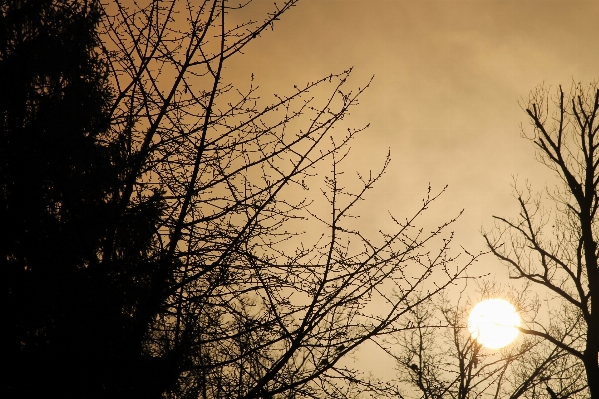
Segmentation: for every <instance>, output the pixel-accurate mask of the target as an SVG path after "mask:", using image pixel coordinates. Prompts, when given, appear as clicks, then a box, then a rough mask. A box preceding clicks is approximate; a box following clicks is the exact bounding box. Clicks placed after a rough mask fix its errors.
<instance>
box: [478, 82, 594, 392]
mask: <svg viewBox="0 0 599 399" xmlns="http://www.w3.org/2000/svg"><path fill="white" fill-rule="evenodd" d="M523 108H524V109H525V110H526V113H527V115H528V116H529V118H530V122H531V124H532V126H533V132H532V134H530V135H526V134H525V137H527V138H528V139H529V140H530V141H531V142H532V143H533V144H534V145H535V147H536V149H537V154H538V158H539V160H540V162H541V163H543V164H544V165H545V166H547V167H548V168H550V169H551V170H553V171H554V172H555V173H556V175H557V177H558V178H559V183H558V185H557V186H556V187H555V188H554V189H547V190H546V197H545V198H543V196H541V195H540V194H539V195H533V194H531V190H530V186H527V187H526V189H525V190H520V189H518V188H517V187H515V197H516V199H517V201H518V203H519V205H520V213H519V215H518V217H516V218H514V219H508V218H503V217H496V218H495V219H496V221H497V225H496V228H495V229H494V230H493V231H492V232H490V233H487V232H485V233H483V235H484V237H485V239H486V241H487V244H488V246H489V248H490V249H491V251H492V252H493V254H495V256H497V257H498V258H499V259H500V260H502V261H503V262H504V263H505V264H506V265H507V266H508V268H509V272H510V278H513V279H522V280H527V281H530V282H531V283H533V286H534V287H536V288H538V289H544V290H545V292H546V294H547V295H548V298H549V300H548V302H547V305H548V306H547V313H548V317H547V318H546V319H545V320H542V319H537V320H535V321H534V322H533V323H529V324H526V325H524V327H522V328H520V331H522V332H523V333H524V334H527V335H531V336H536V337H540V338H542V339H544V340H546V341H547V342H549V343H551V344H552V345H554V346H555V347H557V348H559V349H560V350H562V351H565V352H566V353H568V354H569V355H570V356H571V357H572V358H573V359H574V360H575V361H576V362H579V364H582V365H583V366H584V369H585V374H586V382H587V383H588V393H587V395H588V396H589V397H592V398H599V365H598V361H599V360H598V357H599V312H598V311H597V301H598V300H599V299H598V298H599V269H598V263H597V256H598V254H597V233H598V230H597V228H598V223H597V221H598V219H597V207H598V204H599V201H598V192H597V187H598V183H599V173H598V169H597V168H598V167H599V150H598V147H599V143H598V140H599V139H598V137H597V136H598V130H599V89H598V85H597V82H595V83H592V84H590V85H589V86H586V87H585V86H583V85H582V84H574V85H573V86H572V88H571V90H570V92H569V93H564V91H563V90H562V88H561V86H560V87H559V88H558V89H557V91H556V95H555V96H554V97H553V96H550V93H549V91H548V90H546V89H545V88H543V87H541V88H539V89H537V90H536V91H534V92H532V93H531V95H530V97H529V99H528V100H527V102H526V103H525V104H524V106H523ZM551 397H552V398H553V397H559V396H553V395H551ZM564 397H565V396H564Z"/></svg>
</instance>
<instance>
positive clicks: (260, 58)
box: [228, 0, 599, 274]
mask: <svg viewBox="0 0 599 399" xmlns="http://www.w3.org/2000/svg"><path fill="white" fill-rule="evenodd" d="M272 4H273V3H272V1H271V0H264V1H263V0H258V1H257V2H256V3H255V4H254V6H253V7H254V8H256V9H260V8H262V7H264V9H265V10H267V9H270V7H272ZM257 11H258V10H257ZM258 15H259V14H258ZM598 19H599V1H597V0H593V1H575V0H568V1H546V0H536V1H525V0H517V1H506V0H500V1H487V0H476V1H455V0H436V1H422V0H419V1H398V0H387V1H382V0H353V1H352V0H302V1H300V3H299V5H298V6H297V7H295V8H294V9H292V10H291V11H290V12H288V13H287V14H286V15H284V17H283V18H282V20H281V21H280V23H279V24H278V25H276V26H275V29H274V31H273V32H270V31H269V32H268V33H267V34H264V35H263V36H262V37H261V38H260V40H256V41H255V42H253V44H252V45H251V46H250V47H249V48H248V49H247V51H246V55H244V56H243V57H241V58H239V59H238V64H237V67H233V68H230V69H229V71H228V73H229V74H230V76H231V75H238V76H236V77H238V78H240V81H243V80H247V77H248V76H249V74H250V73H252V72H253V73H254V74H255V76H256V81H257V83H258V84H259V85H260V86H261V88H262V90H261V93H262V94H265V95H266V96H265V97H268V96H267V94H269V93H273V92H277V91H278V92H280V91H281V90H282V89H284V88H291V87H292V86H293V85H294V84H298V85H300V84H302V83H305V82H307V81H310V80H315V79H317V78H319V77H322V76H325V75H328V74H329V73H331V72H338V71H341V70H344V69H347V68H349V67H354V73H353V78H352V81H351V85H353V86H354V87H358V86H360V87H363V86H364V84H365V83H366V82H367V81H368V79H369V78H370V76H372V75H374V81H373V83H372V85H371V87H370V88H369V89H368V91H367V92H366V93H365V94H364V96H363V97H362V101H361V104H360V106H359V107H358V108H356V109H354V111H353V112H352V115H351V117H350V118H349V121H350V122H351V124H352V125H354V126H361V125H363V124H365V123H370V124H371V127H370V128H369V130H368V131H367V132H366V133H365V134H363V135H362V137H361V138H359V139H358V140H356V142H355V144H354V150H353V151H354V156H355V158H356V159H359V160H360V164H359V165H357V164H356V169H360V170H364V169H365V166H364V165H368V164H371V165H372V168H373V169H376V168H377V167H378V166H380V164H381V160H382V158H383V157H384V155H385V154H386V151H387V149H388V148H390V149H391V154H392V163H391V166H390V169H389V172H388V174H387V175H386V177H385V178H384V180H383V181H382V182H381V184H380V185H379V187H378V190H377V192H376V195H375V197H376V198H373V199H372V200H371V205H372V204H373V203H376V207H372V206H371V207H369V208H368V209H374V210H376V212H372V214H370V213H369V214H368V215H366V216H368V217H367V218H365V222H367V221H368V222H370V223H373V224H376V223H385V222H386V221H387V215H386V214H385V212H384V211H385V210H386V209H390V210H392V211H393V212H394V213H396V214H401V213H402V209H403V208H405V209H406V212H405V213H406V216H407V214H408V213H409V212H410V210H412V209H414V206H410V205H416V204H417V203H418V201H419V200H420V198H421V197H422V196H423V195H424V194H425V190H426V187H427V184H428V182H431V184H432V185H433V188H438V189H440V188H442V187H443V186H444V185H445V184H448V185H449V190H448V192H447V194H446V195H445V196H444V198H443V199H442V200H441V201H440V202H439V203H438V204H437V207H436V208H434V209H433V210H432V212H438V213H446V214H447V215H453V214H455V213H456V212H457V211H459V210H460V209H462V208H465V214H464V215H463V217H462V219H461V220H460V222H459V224H458V226H457V228H456V230H457V233H458V236H457V238H456V243H458V244H462V245H464V246H465V247H467V248H468V249H470V250H472V251H477V250H479V249H483V241H482V237H481V236H480V233H479V230H480V228H481V227H482V226H486V227H490V226H491V223H492V221H491V215H493V214H495V215H505V216H507V215H513V214H514V213H515V212H516V208H515V205H516V204H515V202H514V201H513V200H512V197H511V187H510V184H511V182H512V176H514V175H517V176H518V178H519V179H520V180H521V181H524V180H525V179H526V178H530V179H531V180H532V181H533V184H534V187H537V188H539V189H542V187H543V185H544V184H545V181H546V178H547V177H548V176H549V175H548V173H547V172H546V171H545V168H544V167H542V166H541V165H540V164H538V163H537V162H536V161H535V159H534V149H533V147H532V146H531V145H530V143H529V142H528V141H526V140H524V139H522V138H521V137H520V123H521V122H522V123H524V124H525V126H528V121H527V120H526V118H525V116H526V115H525V113H524V112H523V111H522V110H521V109H520V107H519V105H518V100H519V99H520V98H521V97H524V96H527V95H528V93H529V92H530V91H531V90H532V89H534V88H535V87H536V86H537V85H539V84H541V83H542V82H545V83H546V84H547V85H551V86H556V85H558V84H562V85H563V86H564V87H565V88H569V86H570V84H571V83H572V80H573V79H574V80H576V81H582V82H583V83H588V82H590V81H592V80H594V79H597V78H599V45H598V40H597V38H598V37H599V23H598ZM364 159H366V161H365V162H364V161H363V160H364ZM346 166H347V165H346ZM380 210H382V211H383V212H380ZM442 217H443V215H440V218H442ZM487 261H488V264H489V266H488V267H489V268H490V270H491V269H494V268H495V267H496V266H497V263H496V261H494V260H493V259H492V258H491V257H489V258H488V259H487ZM491 265H493V266H491ZM481 267H483V266H481ZM500 272H501V273H502V274H503V272H504V270H503V269H501V270H500Z"/></svg>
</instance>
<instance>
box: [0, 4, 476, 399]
mask: <svg viewBox="0 0 599 399" xmlns="http://www.w3.org/2000/svg"><path fill="white" fill-rule="evenodd" d="M296 3H297V2H296V1H287V2H284V3H282V4H279V5H275V6H274V8H273V10H272V12H270V13H269V14H267V15H266V16H265V17H264V18H263V20H262V21H261V22H255V21H254V19H250V18H251V17H249V18H248V14H247V13H248V12H249V11H251V10H249V11H248V8H247V6H248V5H247V4H246V5H238V4H237V3H235V4H234V3H230V2H227V1H224V0H220V1H218V0H215V1H203V2H198V3H197V4H196V3H191V2H183V1H174V0H172V1H148V2H146V3H143V4H141V3H125V2H120V1H117V0H115V1H112V2H109V3H107V4H104V5H100V3H98V2H95V1H90V2H84V3H81V2H77V1H59V0H53V1H50V0H47V1H44V2H42V3H40V2H34V1H14V2H10V3H5V4H4V6H3V9H2V11H3V12H2V17H3V23H2V24H1V25H2V27H3V35H4V36H3V37H4V39H3V41H2V46H5V49H3V50H2V51H3V53H2V60H1V61H2V66H1V68H2V72H4V73H3V75H2V79H3V80H2V85H3V89H4V87H6V88H7V89H6V90H7V91H6V92H10V93H12V95H11V96H5V97H4V98H3V99H2V101H3V103H2V107H3V108H2V112H3V123H4V126H3V137H2V140H3V143H2V179H3V180H2V187H3V196H2V201H3V207H2V224H3V226H8V227H9V228H10V230H11V231H14V234H13V235H12V237H11V239H10V240H7V241H5V242H2V244H1V245H2V250H3V251H4V252H3V254H2V261H3V262H4V266H6V267H3V269H2V270H3V273H5V274H4V277H5V278H4V277H3V279H2V281H3V282H2V284H3V295H4V296H5V297H6V301H5V302H4V303H5V306H6V308H7V311H6V314H7V320H8V324H10V338H9V339H8V340H7V344H6V345H5V347H6V348H8V349H7V353H9V355H10V356H9V359H11V360H10V362H11V363H14V364H16V365H17V366H16V367H15V368H14V369H12V370H11V372H10V374H9V376H8V377H7V378H6V379H5V382H4V383H3V384H4V390H5V391H6V392H7V393H8V394H9V396H11V397H14V396H33V395H40V394H42V393H43V394H57V393H59V394H60V395H62V396H69V397H71V396H72V397H104V396H106V397H111V398H115V397H116V398H118V397H132V396H133V397H141V396H144V397H172V398H187V397H194V398H197V397H200V398H225V397H226V398H270V397H280V398H282V397H287V398H295V397H297V398H300V397H323V396H326V397H329V398H348V397H353V396H355V395H356V392H357V391H369V392H372V393H376V394H395V393H396V389H395V388H394V387H392V386H389V385H385V384H378V383H377V382H376V381H373V380H370V379H368V378H366V377H364V376H362V375H361V374H360V372H359V370H356V369H354V368H352V367H350V366H349V365H348V364H344V363H342V362H340V360H341V359H342V358H344V357H345V356H346V355H347V354H349V353H351V352H352V351H353V350H355V349H356V348H357V347H358V346H359V345H361V344H362V343H364V342H365V341H367V340H376V339H377V338H378V337H382V336H384V335H385V334H389V333H391V332H393V331H396V330H398V329H401V328H402V327H398V324H397V323H398V321H399V320H400V319H401V318H402V317H403V316H404V315H406V314H407V312H408V311H409V310H410V309H411V308H413V307H414V306H416V305H417V304H418V303H419V302H421V301H423V300H426V299H427V298H429V297H431V296H433V295H435V294H436V293H438V292H440V291H441V290H443V289H444V288H445V287H446V286H447V285H448V284H451V283H452V282H453V281H455V280H456V279H458V278H460V277H461V275H462V273H463V271H464V270H465V268H466V267H467V266H468V264H470V263H471V262H472V261H474V260H475V258H476V257H471V258H469V259H466V260H465V261H463V262H456V259H455V256H451V255H450V254H449V253H448V249H449V246H450V244H451V234H444V231H445V230H446V229H447V226H448V225H450V224H451V223H452V222H453V220H455V219H451V220H449V221H448V222H445V223H441V224H440V225H439V226H438V227H436V228H433V229H430V230H423V229H418V228H416V227H415V226H416V224H417V222H419V220H420V219H421V218H422V216H423V213H424V212H425V211H426V210H427V209H428V208H429V206H431V205H432V203H433V202H434V201H435V200H436V199H437V198H438V195H440V194H441V192H442V191H441V192H439V193H432V192H431V191H430V189H429V193H428V195H427V196H426V197H425V199H424V200H423V202H422V206H421V207H420V209H417V210H416V211H415V212H414V213H413V215H412V216H411V217H409V218H406V219H400V218H397V217H393V216H392V217H391V220H390V223H389V225H390V226H391V227H388V228H387V230H385V229H381V231H380V233H379V235H378V236H374V237H367V236H366V235H365V234H363V233H361V232H360V231H358V230H356V229H355V225H354V224H353V223H352V221H353V220H354V218H355V214H354V213H353V212H354V209H355V208H356V206H357V205H358V204H359V203H360V202H362V200H364V199H365V197H366V194H367V192H368V191H369V190H370V189H371V188H373V186H374V184H375V183H376V182H377V181H379V180H380V179H381V178H382V176H383V174H384V171H385V169H386V167H387V165H388V162H389V161H390V156H389V155H388V156H387V157H386V159H385V161H384V164H383V166H382V167H381V170H380V171H379V172H378V173H374V174H373V173H369V174H368V175H365V176H362V175H358V176H357V178H356V179H354V180H353V181H352V180H349V179H346V178H345V177H344V176H343V172H342V170H341V166H342V163H343V161H344V160H345V159H346V157H347V154H348V151H349V143H350V142H351V140H352V138H353V137H355V136H356V135H357V134H359V133H360V132H361V131H362V130H363V129H352V128H348V129H347V130H345V132H344V133H342V132H340V131H339V130H340V129H334V128H335V127H340V126H339V125H342V124H343V123H344V118H345V117H346V116H347V115H348V113H349V111H350V109H352V108H353V107H354V106H355V105H356V104H357V101H358V98H359V96H360V95H361V94H362V93H363V91H364V90H365V88H362V89H358V90H354V91H351V90H349V89H347V88H346V87H347V85H348V78H349V75H350V72H351V71H350V70H348V71H344V72H341V73H338V74H331V75H329V76H326V77H324V78H321V79H318V80H315V81H313V82H309V83H307V84H305V85H303V86H301V87H298V86H295V87H294V88H293V89H290V90H289V91H288V93H287V94H283V95H277V96H275V100H274V101H273V102H271V103H267V104H266V105H264V101H263V100H261V99H260V98H259V96H258V89H257V87H255V86H254V83H253V80H252V81H251V83H250V86H249V88H248V89H247V90H246V91H243V90H241V89H239V90H236V89H234V88H233V87H232V85H230V84H228V83H226V80H225V78H224V77H225V76H226V69H225V65H226V64H227V63H228V62H230V61H229V60H230V59H232V58H233V57H234V56H235V55H238V54H241V52H242V51H245V50H246V49H247V47H248V44H249V43H250V42H251V41H253V40H255V39H257V38H258V37H259V36H260V35H261V34H264V33H266V32H267V30H270V29H271V28H273V27H274V24H275V23H276V22H277V21H278V20H279V19H280V18H281V17H282V15H283V14H284V13H285V12H287V11H288V10H289V9H290V8H292V7H293V6H294V5H295V4H296ZM71 53H72V54H71ZM30 59H31V60H34V61H35V62H33V61H30ZM23 65H26V66H27V67H26V68H23ZM29 68H31V69H29ZM52 68H53V69H52ZM13 76H14V78H12V77H13ZM366 87H367V86H366ZM326 89H328V90H329V93H330V95H329V96H328V97H324V98H322V97H315V95H314V93H317V92H320V93H322V92H323V91H324V90H326ZM3 92H4V91H3ZM304 228H309V229H310V231H311V234H310V235H305V236H304V237H302V235H301V234H299V231H300V230H301V229H304ZM427 281H431V282H433V281H434V283H435V284H434V285H433V284H431V285H430V287H432V288H430V287H429V291H428V292H427V294H426V295H424V296H418V295H416V293H417V292H422V290H425V289H426V288H424V285H425V283H427ZM65 375H68V377H67V378H65Z"/></svg>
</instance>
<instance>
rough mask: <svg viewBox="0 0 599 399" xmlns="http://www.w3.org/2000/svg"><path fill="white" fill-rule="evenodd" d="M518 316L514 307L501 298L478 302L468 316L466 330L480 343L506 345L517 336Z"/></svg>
mask: <svg viewBox="0 0 599 399" xmlns="http://www.w3.org/2000/svg"><path fill="white" fill-rule="evenodd" d="M515 327H520V316H519V315H518V312H516V309H514V307H513V306H512V304H510V303H509V302H507V301H504V300H503V299H487V300H485V301H482V302H479V303H478V304H477V305H476V306H475V307H474V309H472V312H470V317H469V318H468V330H470V334H472V337H473V338H475V339H476V340H477V341H478V342H479V343H480V344H481V345H483V346H485V347H487V348H490V349H498V348H502V347H504V346H506V345H508V344H509V343H510V342H512V341H513V340H514V339H516V337H517V336H518V329H517V328H515Z"/></svg>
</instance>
